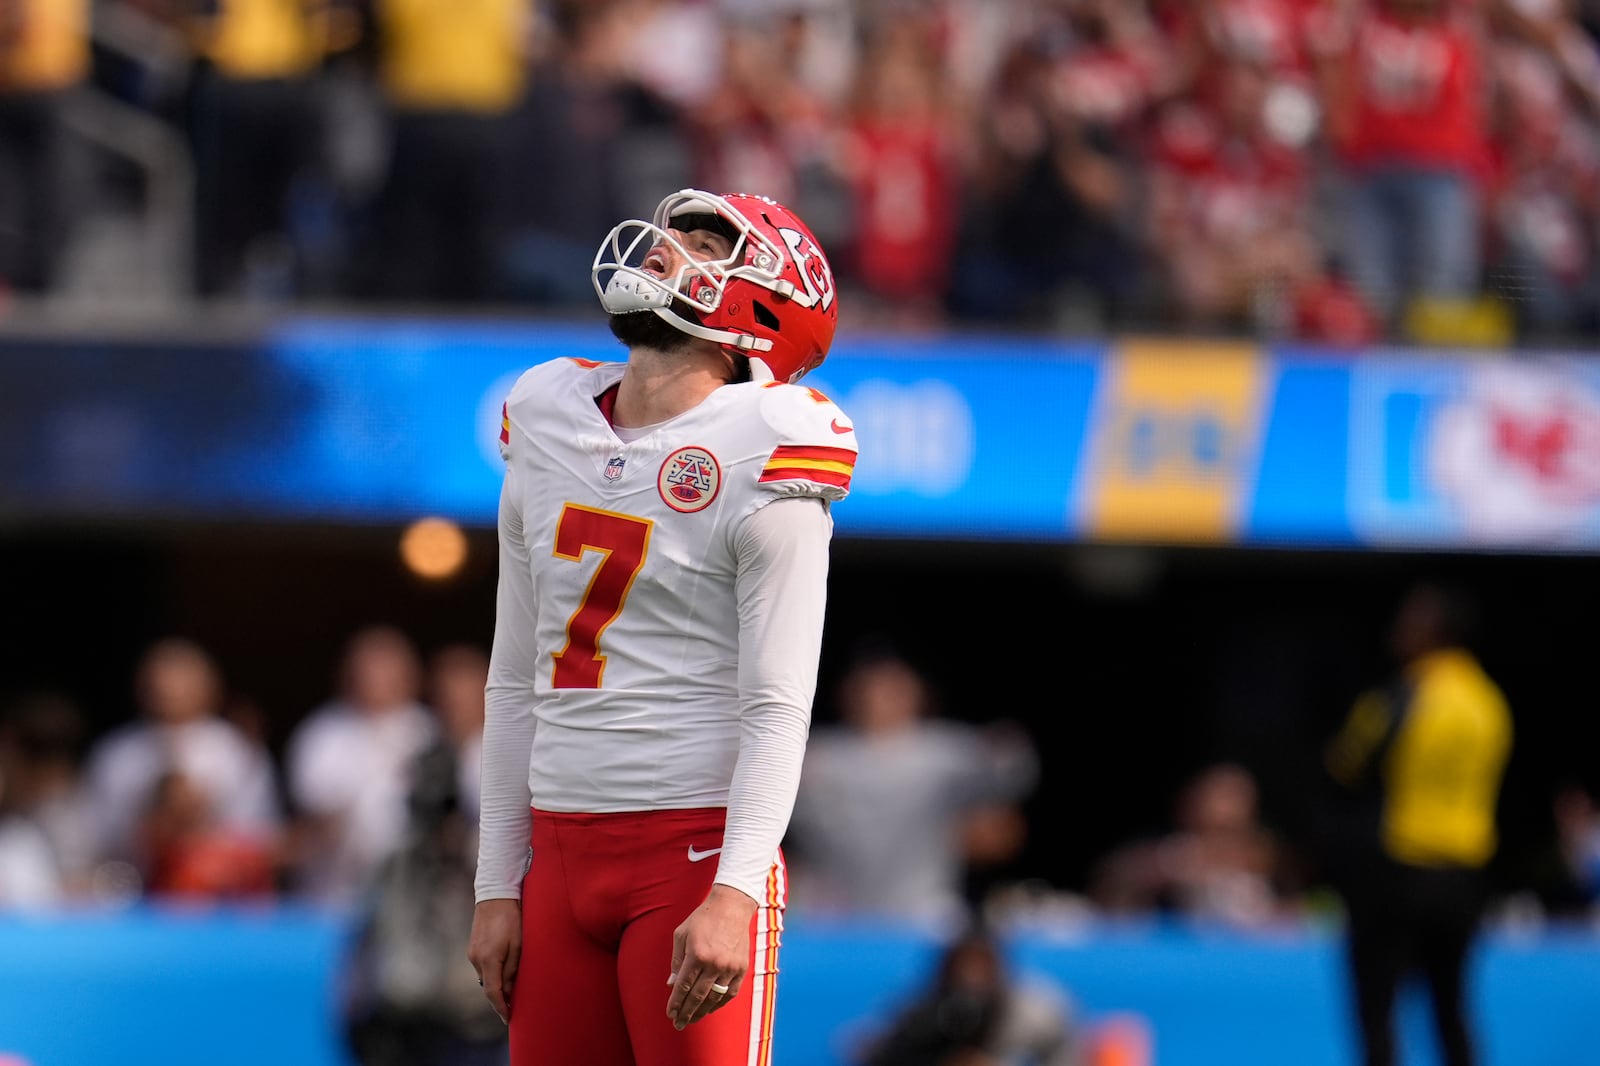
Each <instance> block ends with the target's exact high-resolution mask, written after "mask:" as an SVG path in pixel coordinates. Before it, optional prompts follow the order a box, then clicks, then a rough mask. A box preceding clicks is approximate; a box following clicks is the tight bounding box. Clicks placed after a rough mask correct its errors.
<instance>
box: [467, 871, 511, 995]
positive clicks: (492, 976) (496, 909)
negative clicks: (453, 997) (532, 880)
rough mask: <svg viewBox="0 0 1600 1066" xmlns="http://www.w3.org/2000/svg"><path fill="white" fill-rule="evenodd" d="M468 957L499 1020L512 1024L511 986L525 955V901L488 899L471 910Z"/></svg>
mask: <svg viewBox="0 0 1600 1066" xmlns="http://www.w3.org/2000/svg"><path fill="white" fill-rule="evenodd" d="M467 959H468V960H469V961H470V962H471V963H472V968H473V969H475V970H477V971H478V984H480V985H482V986H483V994H484V995H485V996H488V997H489V1003H490V1005H492V1006H493V1007H494V1012H495V1013H496V1014H498V1015H500V1020H501V1021H503V1022H505V1023H506V1024H507V1025H510V1024H511V987H512V985H513V983H515V981H516V979H517V966H518V964H519V963H520V962H521V959H522V904H521V903H520V902H518V901H517V900H514V899H486V900H484V901H483V902H482V903H480V904H478V906H477V907H476V908H475V909H474V910H473V912H472V940H471V942H470V943H469V944H468V945H467Z"/></svg>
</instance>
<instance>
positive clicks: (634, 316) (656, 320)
mask: <svg viewBox="0 0 1600 1066" xmlns="http://www.w3.org/2000/svg"><path fill="white" fill-rule="evenodd" d="M607 317H608V318H609V319H610V320H611V321H610V326H611V335H612V336H613V337H615V338H617V340H619V341H621V342H622V343H623V344H625V345H627V346H628V347H629V348H654V349H655V350H656V351H658V352H668V353H671V352H677V351H682V350H683V349H684V348H687V347H688V346H689V342H690V341H691V340H693V338H692V337H690V336H689V334H687V333H685V332H684V331H683V330H681V329H679V328H678V327H677V326H674V325H673V324H672V323H671V322H668V321H667V320H666V319H664V318H662V317H661V316H660V315H658V314H656V313H655V312H654V311H625V312H623V313H621V314H613V315H608V316H607Z"/></svg>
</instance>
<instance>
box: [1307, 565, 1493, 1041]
mask: <svg viewBox="0 0 1600 1066" xmlns="http://www.w3.org/2000/svg"><path fill="white" fill-rule="evenodd" d="M1475 621H1476V609H1475V607H1474V606H1473V605H1472V603H1471V601H1470V599H1469V598H1468V597H1467V596H1466V594H1465V593H1463V592H1461V591H1459V590H1455V589H1449V588H1445V587H1443V586H1436V585H1428V584H1422V585H1418V586H1416V587H1414V588H1413V589H1411V590H1410V591H1409V592H1408V593H1407V595H1406V597H1405V598H1404V600H1403V601H1402V602H1401V605H1400V609H1399V611H1398V613H1397V614H1396V616H1395V620H1394V624H1393V628H1392V630H1391V632H1390V648H1391V651H1392V652H1393V654H1394V656H1395V658H1396V660H1397V661H1398V662H1399V663H1400V666H1401V670H1400V673H1399V675H1398V676H1397V677H1396V678H1395V679H1394V681H1393V682H1392V683H1391V684H1390V685H1388V686H1387V687H1384V688H1380V689H1377V690H1374V691H1371V692H1368V693H1366V694H1365V695H1363V696H1362V697H1361V698H1360V699H1359V700H1357V702H1356V704H1355V706H1354V707H1353V708H1352V709H1351V711H1350V714H1349V717H1348V718H1347V719H1346V720H1345V723H1344V725H1343V726H1342V727H1341V729H1340V731H1339V733H1338V734H1337V735H1336V736H1335V737H1334V738H1333V739H1332V741H1330V743H1329V745H1328V748H1327V752H1326V763H1327V768H1328V772H1329V773H1330V774H1331V775H1332V777H1333V779H1334V780H1335V781H1336V782H1338V783H1339V784H1341V785H1343V786H1344V787H1345V788H1346V789H1348V790H1349V792H1350V795H1351V797H1352V798H1353V800H1354V801H1355V807H1354V808H1353V809H1352V810H1351V812H1350V814H1351V823H1350V824H1351V825H1352V826H1353V827H1354V834H1353V835H1352V836H1351V837H1350V838H1349V839H1347V840H1345V841H1340V842H1339V846H1337V847H1336V848H1335V849H1334V851H1333V859H1334V865H1333V866H1332V867H1331V868H1332V869H1333V870H1334V871H1335V877H1336V879H1337V881H1338V887H1339V889H1340V891H1341V892H1342V894H1343V895H1344V898H1345V905H1346V910H1347V918H1348V943H1349V965H1350V980H1351V987H1352V991H1353V993H1354V1000H1355V1006H1356V1011H1357V1016H1358V1018H1359V1022H1360V1027H1361V1038H1362V1047H1363V1050H1364V1053H1365V1059H1364V1061H1365V1062H1366V1064H1367V1066H1391V1064H1392V1063H1393V1062H1395V1041H1394V1023H1393V1012H1394V1003H1395V998H1396V994H1397V992H1398V990H1399V987H1400V985H1401V983H1402V982H1403V981H1404V980H1405V979H1406V978H1407V977H1408V976H1410V975H1411V974H1412V973H1413V972H1414V971H1416V972H1420V974H1421V975H1422V977H1423V978H1424V979H1425V980H1426V982H1427V985H1428V989H1429V992H1430V993H1431V999H1432V1006H1433V1017H1434V1024H1435V1027H1436V1031H1437V1035H1438V1038H1439V1046H1440V1049H1441V1052H1442V1058H1443V1061H1444V1063H1445V1066H1469V1064H1470V1063H1472V1062H1474V1061H1476V1055H1475V1053H1474V1043H1475V1041H1474V1039H1473V1037H1472V1034H1471V1032H1470V1029H1469V1026H1468V1023H1467V1001H1466V987H1465V986H1466V978H1467V972H1468V965H1469V962H1470V953H1471V948H1472V945H1473V942H1474V940H1475V938H1476V936H1477V930H1478V923H1479V919H1480V916H1481V914H1482V913H1483V909H1484V906H1485V904H1486V902H1487V898H1488V893H1489V886H1488V883H1487V880H1486V875H1485V867H1486V866H1487V864H1488V862H1489V860H1490V859H1491V858H1492V857H1493V856H1494V854H1495V850H1496V847H1497V840H1498V835H1497V828H1496V818H1497V807H1498V801H1499V794H1500V786H1501V781H1502V778H1503V775H1504V772H1505V766H1506V761H1507V759H1508V757H1509V754H1510V749H1511V744H1512V720H1511V714H1510V711H1509V709H1508V707H1507V705H1506V700H1505V696H1504V695H1503V694H1502V693H1501V691H1500V689H1499V687H1498V686H1497V685H1496V684H1495V682H1494V681H1493V680H1492V679H1490V678H1489V676H1488V675H1487V674H1485V673H1484V670H1483V668H1482V666H1480V665H1479V663H1478V660H1477V659H1476V658H1475V657H1474V655H1473V653H1472V652H1471V651H1470V650H1469V647H1470V645H1471V642H1472V640H1473V639H1474V636H1473V633H1474V627H1475Z"/></svg>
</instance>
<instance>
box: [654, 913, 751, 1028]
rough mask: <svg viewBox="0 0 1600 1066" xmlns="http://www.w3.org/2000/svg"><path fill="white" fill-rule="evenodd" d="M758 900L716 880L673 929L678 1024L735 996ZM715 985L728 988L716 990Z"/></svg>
mask: <svg viewBox="0 0 1600 1066" xmlns="http://www.w3.org/2000/svg"><path fill="white" fill-rule="evenodd" d="M755 913H756V901H755V900H753V899H751V898H750V897H749V896H747V895H745V894H744V893H743V892H740V891H739V890H738V889H736V888H729V887H728V886H727V885H712V886H711V894H710V895H709V896H707V897H706V901H705V902H704V903H702V904H700V906H698V907H696V908H695V909H694V913H692V914H690V915H689V917H688V918H686V919H684V922H683V924H682V925H680V926H678V928H677V929H676V930H675V931H674V932H673V934H672V976H671V977H669V978H667V982H668V984H670V985H671V986H672V994H671V995H670V996H668V997H667V1018H668V1019H670V1020H671V1022H672V1026H673V1028H674V1029H682V1028H683V1027H684V1026H686V1025H691V1024H693V1023H694V1022H697V1021H699V1020H700V1019H701V1018H704V1017H705V1016H706V1015H708V1014H710V1013H711V1012H712V1011H715V1010H717V1009H719V1008H720V1007H722V1006H724V1005H725V1004H727V1003H730V1002H732V1001H733V999H734V997H735V996H737V995H738V994H739V988H740V986H742V985H743V984H744V975H745V971H746V970H748V969H749V968H750V920H751V919H752V918H753V917H755ZM712 985H717V986H719V988H720V987H726V988H727V991H726V992H722V991H713V990H712V987H711V986H712Z"/></svg>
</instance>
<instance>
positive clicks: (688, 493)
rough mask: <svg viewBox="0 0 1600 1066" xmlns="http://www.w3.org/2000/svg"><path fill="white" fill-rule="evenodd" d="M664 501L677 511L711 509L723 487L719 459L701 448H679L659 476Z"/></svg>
mask: <svg viewBox="0 0 1600 1066" xmlns="http://www.w3.org/2000/svg"><path fill="white" fill-rule="evenodd" d="M656 488H658V489H659V490H660V491H661V499H662V501H663V502H665V503H666V505H667V506H668V507H670V508H672V509H673V510H674V511H681V512H683V513H684V514H694V513H695V512H696V511H703V510H705V509H706V508H707V507H710V506H711V501H712V500H714V499H716V498H717V490H718V489H720V488H722V468H721V467H720V466H718V465H717V457H716V456H714V455H712V454H711V453H710V452H709V451H707V450H706V449H704V448H699V447H689V448H679V449H678V450H677V451H675V452H673V453H672V454H671V455H669V456H667V459H666V462H664V463H662V464H661V472H660V473H659V474H657V475H656Z"/></svg>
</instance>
